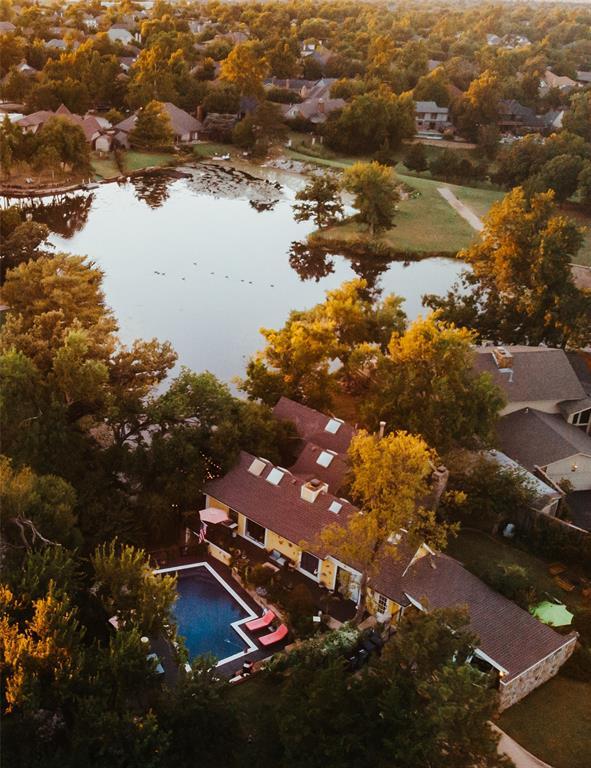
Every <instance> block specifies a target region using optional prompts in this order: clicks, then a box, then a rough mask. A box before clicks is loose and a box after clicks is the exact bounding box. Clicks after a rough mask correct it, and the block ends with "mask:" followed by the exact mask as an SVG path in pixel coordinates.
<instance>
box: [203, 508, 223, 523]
mask: <svg viewBox="0 0 591 768" xmlns="http://www.w3.org/2000/svg"><path fill="white" fill-rule="evenodd" d="M199 517H200V518H201V522H202V523H212V524H214V525H215V523H224V522H226V520H228V519H229V518H228V515H227V514H226V512H224V510H223V509H216V508H215V507H207V508H206V509H202V510H201V511H200V512H199Z"/></svg>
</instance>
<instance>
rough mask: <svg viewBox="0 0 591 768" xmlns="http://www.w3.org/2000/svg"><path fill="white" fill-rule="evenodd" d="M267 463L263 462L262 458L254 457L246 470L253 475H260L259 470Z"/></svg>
mask: <svg viewBox="0 0 591 768" xmlns="http://www.w3.org/2000/svg"><path fill="white" fill-rule="evenodd" d="M266 466H267V465H266V464H265V462H264V461H262V459H254V461H253V462H252V464H251V465H250V467H249V468H248V471H249V472H250V474H251V475H255V477H260V475H261V472H262V471H263V469H264V468H265V467H266Z"/></svg>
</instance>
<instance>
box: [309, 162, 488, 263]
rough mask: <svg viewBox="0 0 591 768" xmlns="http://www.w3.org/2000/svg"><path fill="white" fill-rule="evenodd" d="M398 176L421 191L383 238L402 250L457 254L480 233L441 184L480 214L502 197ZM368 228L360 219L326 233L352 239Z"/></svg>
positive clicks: (405, 203)
mask: <svg viewBox="0 0 591 768" xmlns="http://www.w3.org/2000/svg"><path fill="white" fill-rule="evenodd" d="M397 177H398V178H399V179H400V181H402V182H404V183H405V184H406V185H408V186H410V187H413V188H414V189H416V190H417V191H418V192H419V195H418V196H416V197H409V198H408V199H407V200H402V201H401V202H400V203H399V206H398V208H399V210H398V213H397V214H396V217H395V220H394V223H395V226H394V227H393V228H392V229H390V230H388V231H387V232H386V233H385V234H384V235H382V237H381V238H380V239H381V240H382V242H384V243H385V244H387V245H388V246H390V247H391V248H393V249H395V250H399V251H417V252H421V251H422V252H437V253H441V252H448V253H455V252H456V251H458V250H460V249H461V248H465V247H467V246H468V245H470V243H471V242H473V240H474V239H475V237H476V236H477V233H476V231H475V230H474V229H472V227H471V226H470V225H469V224H468V222H467V221H465V219H463V218H462V217H461V216H460V215H459V214H458V213H456V211H455V210H454V209H453V208H452V207H451V205H450V204H449V203H448V202H447V201H446V200H444V199H443V198H442V197H441V195H440V194H439V192H438V191H437V188H438V187H441V186H446V187H449V188H450V189H451V190H452V192H453V193H454V194H455V195H456V196H457V197H458V198H459V199H460V200H462V201H463V202H466V203H467V204H468V205H469V206H470V207H473V209H474V212H475V213H477V215H483V214H484V213H486V211H487V210H488V209H489V208H490V206H491V205H492V204H493V202H495V201H496V200H498V199H499V197H500V196H501V193H499V192H496V191H494V190H485V189H472V188H469V187H462V186H458V185H456V184H445V185H444V184H443V183H442V182H439V181H431V180H430V179H419V178H414V177H410V176H405V175H404V174H401V173H398V174H397ZM363 233H364V229H363V228H362V227H360V225H358V224H357V223H356V222H347V223H345V224H342V225H340V226H337V227H332V228H330V229H328V230H326V231H325V232H323V237H327V238H332V239H334V238H336V239H340V238H344V239H350V238H353V237H357V236H359V235H363Z"/></svg>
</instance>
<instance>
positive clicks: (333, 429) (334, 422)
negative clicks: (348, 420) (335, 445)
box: [324, 419, 343, 435]
mask: <svg viewBox="0 0 591 768" xmlns="http://www.w3.org/2000/svg"><path fill="white" fill-rule="evenodd" d="M342 423H343V422H342V421H341V419H329V420H328V424H327V425H326V426H325V427H324V431H325V432H330V433H331V435H336V433H337V432H338V431H339V429H340V426H341V424H342Z"/></svg>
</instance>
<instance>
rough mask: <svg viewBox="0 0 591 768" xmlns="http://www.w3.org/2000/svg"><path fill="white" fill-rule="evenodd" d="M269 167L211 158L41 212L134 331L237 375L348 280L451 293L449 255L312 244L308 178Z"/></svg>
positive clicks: (410, 294) (199, 364)
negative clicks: (298, 206) (374, 252)
mask: <svg viewBox="0 0 591 768" xmlns="http://www.w3.org/2000/svg"><path fill="white" fill-rule="evenodd" d="M181 175H182V177H181V178H178V176H181ZM263 175H264V176H265V178H254V177H253V176H252V175H250V173H248V172H247V171H245V170H239V169H233V168H223V167H219V166H216V165H215V164H214V163H207V164H203V165H199V166H197V167H196V168H191V169H190V168H185V169H183V172H182V174H181V173H174V174H172V176H173V177H172V178H170V177H168V176H162V175H148V176H143V177H139V178H134V179H132V180H130V181H129V182H127V183H125V184H121V185H119V184H104V185H101V186H100V187H99V188H98V189H96V190H93V191H92V192H90V193H88V192H87V193H85V194H81V195H77V196H76V197H71V198H70V199H69V200H68V201H66V202H65V203H62V204H59V205H57V204H56V205H51V204H47V202H46V203H45V205H44V206H43V207H36V208H35V209H33V216H34V218H35V219H36V220H39V221H46V222H47V223H48V224H49V226H50V228H51V229H52V231H53V234H52V237H51V242H52V244H53V245H54V246H55V248H56V249H57V250H66V251H71V252H73V253H79V254H86V255H88V256H89V257H91V258H92V259H93V260H94V262H95V263H96V264H97V265H99V266H100V267H101V269H102V270H103V272H104V274H105V280H104V290H105V293H106V298H107V302H108V304H109V305H110V306H111V307H112V309H113V311H114V313H115V316H116V317H117V320H118V322H119V326H120V336H121V338H122V339H123V341H125V342H130V341H132V340H133V339H134V338H137V337H142V338H145V339H150V338H154V337H155V338H158V339H160V340H162V341H164V340H169V341H170V342H171V343H172V344H173V346H174V348H175V349H176V351H177V353H178V355H179V364H182V365H187V366H189V367H190V368H192V369H193V370H195V371H203V370H210V371H212V372H213V373H215V374H216V375H217V376H219V377H220V378H221V379H223V380H225V381H230V380H231V379H232V378H233V377H235V376H238V375H242V374H243V372H244V368H245V364H246V361H247V360H248V358H249V357H250V356H251V355H252V354H253V353H254V352H256V351H257V350H258V349H260V348H261V347H262V345H263V339H262V337H261V336H260V334H259V328H261V327H262V326H264V327H267V328H279V327H280V326H281V325H283V323H284V322H285V320H286V318H287V316H288V314H289V311H290V310H291V309H307V308H309V307H311V306H313V305H314V304H316V303H318V302H319V301H322V299H323V298H324V294H325V291H326V290H329V289H332V288H335V287H337V286H339V285H340V284H341V283H342V282H343V281H345V280H350V279H352V278H354V277H355V276H357V275H359V276H363V277H366V278H367V279H368V281H369V283H370V284H371V285H372V287H375V290H376V291H380V290H381V291H382V292H383V293H390V292H393V293H397V294H399V295H401V296H403V297H405V299H406V301H405V305H404V308H405V310H406V312H407V314H408V316H409V317H410V318H411V319H412V318H414V317H416V316H417V314H418V313H419V312H420V311H421V296H422V295H423V294H425V293H444V292H445V291H446V290H447V289H448V288H449V287H450V285H451V284H452V283H453V282H454V281H455V279H456V277H457V276H458V274H459V272H460V270H461V268H462V265H461V264H460V263H458V262H455V261H452V260H449V259H437V258H434V259H429V260H424V261H418V262H411V263H406V264H405V263H403V262H391V263H390V264H388V263H381V264H380V263H377V264H376V262H375V259H374V260H371V259H370V260H368V263H364V261H363V260H359V259H349V258H346V257H345V256H341V255H331V256H326V255H325V254H321V255H318V254H314V253H309V252H308V251H307V249H306V248H305V247H304V246H303V245H302V243H303V242H305V240H306V237H307V235H308V234H309V233H310V232H311V231H312V230H313V225H312V224H311V223H307V222H306V223H298V222H296V221H294V219H293V215H292V208H291V206H292V203H293V200H294V197H295V193H296V190H297V188H298V185H301V183H302V181H301V177H295V176H293V175H289V176H288V175H287V174H284V173H281V172H275V171H271V170H267V171H264V170H262V171H260V172H259V171H258V169H257V176H260V177H262V176H263ZM426 226H428V223H426Z"/></svg>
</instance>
